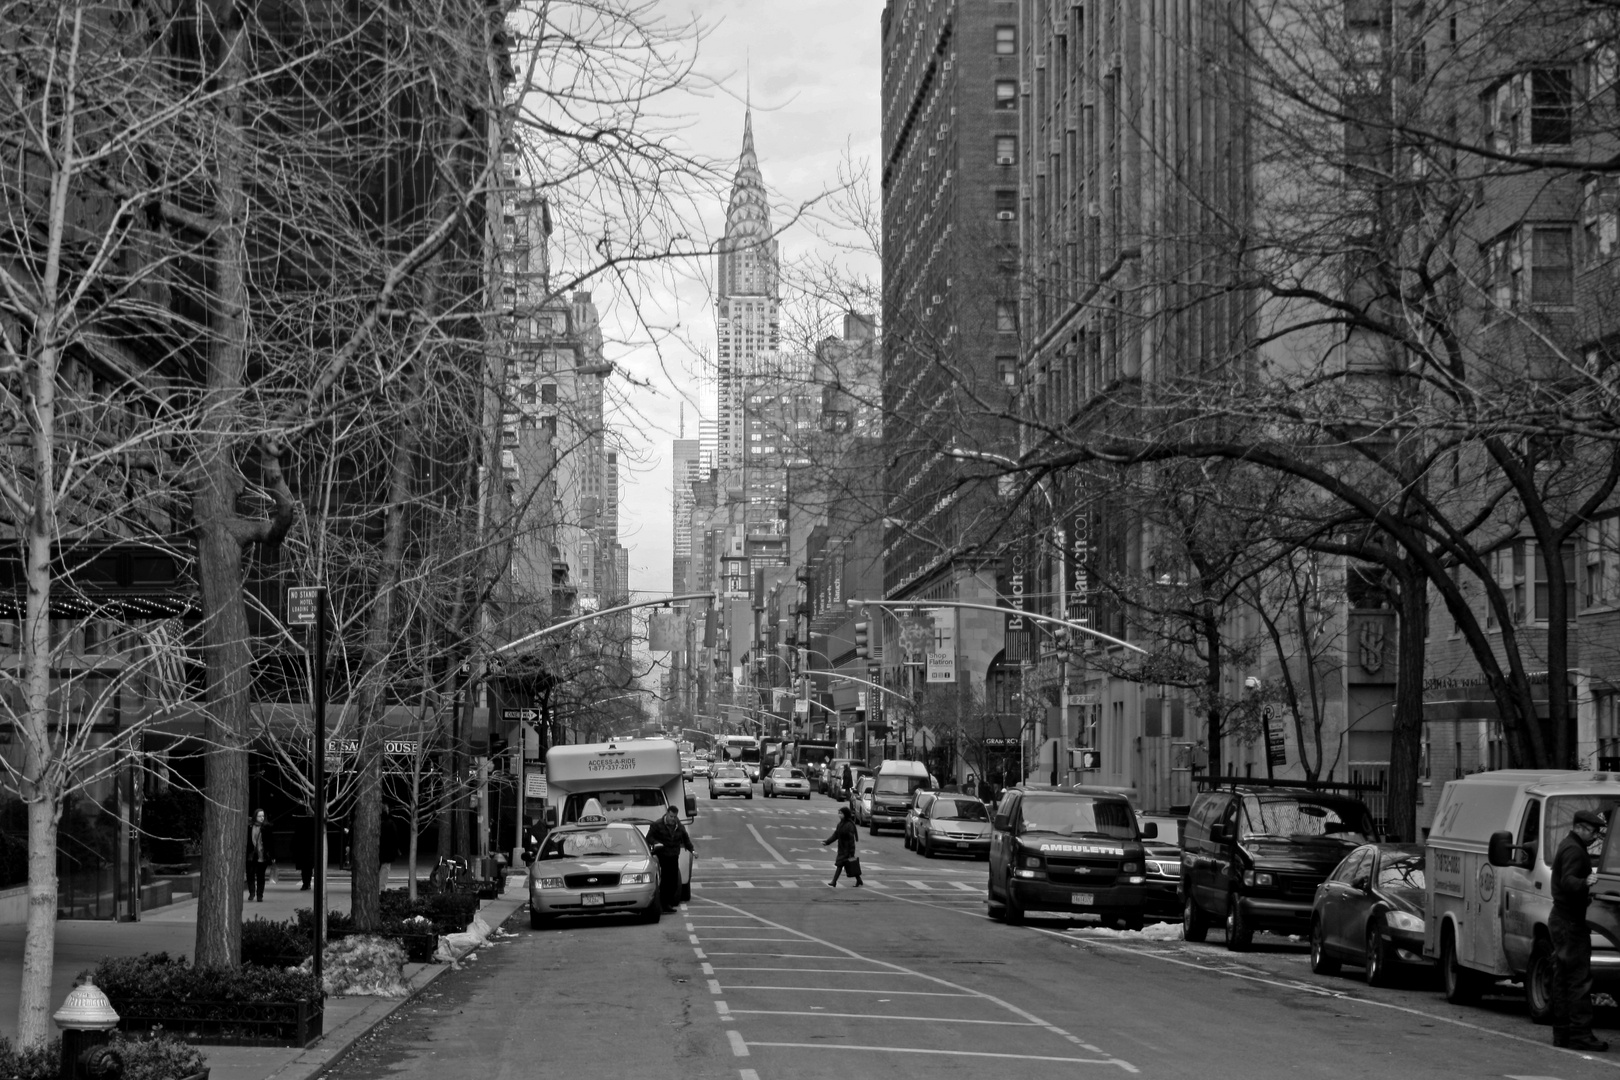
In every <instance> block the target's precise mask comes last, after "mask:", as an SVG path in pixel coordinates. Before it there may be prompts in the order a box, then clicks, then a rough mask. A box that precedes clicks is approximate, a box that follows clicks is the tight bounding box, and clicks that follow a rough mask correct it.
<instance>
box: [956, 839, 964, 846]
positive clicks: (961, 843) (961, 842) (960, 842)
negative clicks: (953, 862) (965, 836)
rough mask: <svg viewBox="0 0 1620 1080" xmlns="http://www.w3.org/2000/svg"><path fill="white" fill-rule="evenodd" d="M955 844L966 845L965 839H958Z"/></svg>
mask: <svg viewBox="0 0 1620 1080" xmlns="http://www.w3.org/2000/svg"><path fill="white" fill-rule="evenodd" d="M956 846H957V847H967V841H966V840H958V841H957V842H956Z"/></svg>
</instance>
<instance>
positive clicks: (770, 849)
mask: <svg viewBox="0 0 1620 1080" xmlns="http://www.w3.org/2000/svg"><path fill="white" fill-rule="evenodd" d="M748 831H749V832H751V833H753V834H754V839H755V840H758V841H759V846H760V847H762V848H764V849H765V853H766V854H768V855H769V856H770V857H771V858H773V859H775V860H776V861H777V862H779V863H785V862H787V861H788V860H787V856H785V855H783V854H782V853H781V852H780V851H777V850H776V849H775V848H773V847H771V845H770V844H768V843H766V842H765V838H764V837H763V836H761V835H759V830H758V829H756V828H754V827H753V826H752V825H750V826H748Z"/></svg>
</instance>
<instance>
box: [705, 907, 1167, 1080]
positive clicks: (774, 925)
mask: <svg viewBox="0 0 1620 1080" xmlns="http://www.w3.org/2000/svg"><path fill="white" fill-rule="evenodd" d="M897 899H900V898H897ZM905 902H906V903H915V904H920V905H921V906H925V907H933V906H936V905H932V904H927V903H925V902H923V901H917V900H906V901H905ZM707 903H709V904H712V905H714V906H715V907H718V908H723V909H726V910H729V911H733V912H736V913H737V914H739V915H750V914H751V913H750V912H747V911H745V910H744V909H742V908H739V907H735V906H733V905H731V904H727V903H725V902H723V901H720V900H713V899H710V900H708V901H707ZM940 906H942V905H940ZM947 910H956V909H954V908H951V909H947ZM752 917H753V918H754V920H755V921H756V923H757V924H759V925H760V926H761V927H762V928H763V927H768V928H770V929H773V930H781V931H785V932H787V933H790V934H795V935H797V936H796V938H795V940H799V941H806V942H811V943H814V944H816V945H819V946H821V947H823V948H826V949H830V950H832V951H834V952H837V953H842V954H843V955H845V956H847V957H849V958H850V959H852V960H859V961H862V962H864V963H868V964H872V965H874V966H877V967H882V968H887V969H888V970H889V971H891V972H894V973H897V974H898V973H902V972H903V973H906V974H911V975H916V976H918V977H919V978H922V979H924V980H926V981H928V982H932V983H935V984H937V985H939V986H946V987H950V988H951V989H953V990H957V991H960V993H958V994H950V995H941V996H946V997H962V996H966V997H977V998H980V999H982V1000H984V1001H988V1002H991V1003H992V1004H994V1005H998V1006H1000V1007H1001V1008H1002V1009H1005V1010H1006V1011H1007V1012H1010V1013H1012V1014H1013V1015H1014V1016H1018V1017H1022V1018H1023V1019H1024V1020H1025V1021H1028V1022H1029V1024H1030V1025H1032V1026H1038V1027H1044V1028H1048V1029H1051V1028H1052V1027H1053V1025H1052V1024H1051V1023H1049V1022H1048V1021H1046V1020H1043V1019H1042V1018H1041V1017H1039V1016H1036V1015H1035V1014H1034V1013H1032V1012H1030V1011H1029V1010H1028V1009H1022V1008H1019V1007H1018V1006H1017V1005H1014V1004H1013V1003H1012V1002H1010V1001H1007V1000H1005V999H1003V998H999V997H996V996H995V995H994V994H987V993H985V992H984V991H982V990H972V989H970V988H968V987H966V986H962V985H961V984H959V983H953V982H951V981H949V980H948V979H942V978H940V977H939V976H937V975H929V974H926V973H925V972H920V971H915V970H913V969H911V968H907V967H903V966H902V965H900V964H895V963H892V962H890V961H887V960H875V959H872V958H871V957H867V956H862V955H861V954H860V953H858V952H856V951H855V950H853V949H850V948H847V947H845V946H843V945H837V944H834V943H833V942H831V941H827V940H826V939H824V938H818V937H815V936H813V935H811V934H807V933H805V932H804V931H802V930H793V929H792V928H791V927H788V926H785V925H783V924H781V923H778V922H773V921H772V920H770V919H767V918H764V917H763V916H760V915H753V916H752ZM739 955H743V954H739ZM763 955H772V954H763ZM775 955H777V956H780V957H783V958H786V957H787V956H789V955H792V954H785V953H783V954H775ZM805 958H806V959H830V958H829V957H818V956H814V955H811V956H807V957H805ZM788 989H799V990H802V989H803V988H801V987H791V988H788ZM869 992H870V993H889V994H890V995H891V996H899V995H901V994H906V995H907V996H910V995H911V994H912V993H914V992H909V991H892V992H891V991H869ZM1071 1038H1072V1037H1071ZM1074 1041H1076V1042H1078V1040H1074ZM753 1045H757V1046H766V1045H774V1044H767V1043H755V1044H753ZM780 1045H783V1046H791V1045H792V1044H780ZM1081 1046H1082V1048H1083V1049H1086V1050H1088V1051H1090V1052H1092V1053H1097V1054H1103V1053H1105V1051H1102V1050H1096V1049H1094V1048H1092V1047H1091V1046H1090V1045H1089V1044H1081ZM803 1048H804V1049H814V1048H816V1046H815V1044H807V1045H805V1046H804V1047H803ZM837 1048H839V1049H847V1048H848V1047H847V1046H845V1045H843V1044H839V1046H838V1047H837ZM881 1049H883V1050H886V1051H889V1052H906V1051H904V1050H903V1049H898V1048H894V1047H885V1048H881ZM918 1052H924V1053H926V1052H930V1051H918ZM962 1053H967V1052H965V1051H964V1052H962ZM990 1056H998V1057H1002V1058H1019V1057H1020V1056H1021V1055H990ZM1022 1058H1023V1059H1024V1060H1054V1061H1071V1062H1076V1063H1101V1064H1110V1065H1117V1066H1119V1067H1120V1068H1121V1069H1124V1070H1125V1071H1127V1072H1131V1073H1136V1072H1139V1071H1140V1070H1138V1069H1137V1068H1136V1066H1134V1065H1132V1064H1131V1063H1130V1062H1128V1061H1125V1060H1123V1059H1121V1058H1112V1057H1110V1058H1099V1059H1096V1061H1095V1062H1093V1061H1092V1059H1065V1058H1043V1057H1039V1056H1036V1055H1022Z"/></svg>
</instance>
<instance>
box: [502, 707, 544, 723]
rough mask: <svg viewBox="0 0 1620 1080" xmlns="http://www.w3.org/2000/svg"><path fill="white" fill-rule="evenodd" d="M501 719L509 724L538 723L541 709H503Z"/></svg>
mask: <svg viewBox="0 0 1620 1080" xmlns="http://www.w3.org/2000/svg"><path fill="white" fill-rule="evenodd" d="M501 721H502V722H503V723H507V724H538V723H539V722H540V710H539V709H502V710H501Z"/></svg>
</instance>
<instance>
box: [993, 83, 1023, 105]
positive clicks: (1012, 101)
mask: <svg viewBox="0 0 1620 1080" xmlns="http://www.w3.org/2000/svg"><path fill="white" fill-rule="evenodd" d="M996 108H998V109H1016V108H1018V84H1017V83H1016V82H1014V81H1013V80H1011V79H997V80H996Z"/></svg>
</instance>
